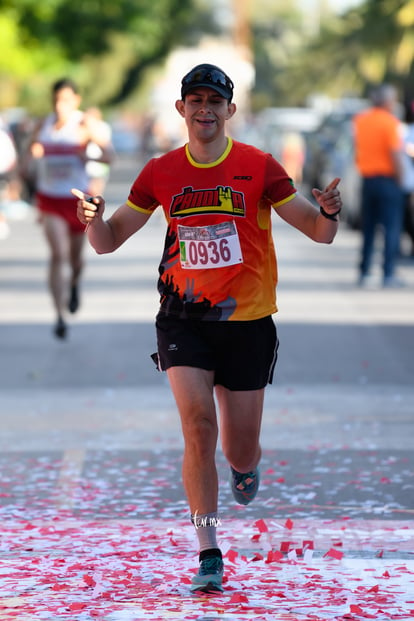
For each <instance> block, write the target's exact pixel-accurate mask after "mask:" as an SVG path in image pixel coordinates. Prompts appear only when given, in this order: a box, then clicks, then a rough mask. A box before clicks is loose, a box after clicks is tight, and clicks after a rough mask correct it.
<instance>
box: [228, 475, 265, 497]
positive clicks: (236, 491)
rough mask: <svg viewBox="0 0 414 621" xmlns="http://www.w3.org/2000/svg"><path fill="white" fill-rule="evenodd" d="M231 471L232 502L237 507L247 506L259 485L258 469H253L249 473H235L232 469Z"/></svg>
mask: <svg viewBox="0 0 414 621" xmlns="http://www.w3.org/2000/svg"><path fill="white" fill-rule="evenodd" d="M230 470H231V481H230V482H231V491H232V492H233V496H234V500H235V501H236V502H238V503H239V505H248V504H249V503H250V502H252V500H253V499H254V497H255V496H256V494H257V490H258V489H259V483H260V473H259V469H258V468H255V469H254V470H252V471H251V472H237V470H234V468H232V467H230Z"/></svg>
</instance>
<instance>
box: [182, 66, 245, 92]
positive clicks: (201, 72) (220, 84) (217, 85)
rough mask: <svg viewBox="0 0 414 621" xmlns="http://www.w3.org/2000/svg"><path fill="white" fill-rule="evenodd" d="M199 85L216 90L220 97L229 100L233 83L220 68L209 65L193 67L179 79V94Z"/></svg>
mask: <svg viewBox="0 0 414 621" xmlns="http://www.w3.org/2000/svg"><path fill="white" fill-rule="evenodd" d="M199 86H207V87H210V88H212V89H214V90H215V91H217V92H218V93H219V94H220V95H221V96H222V97H224V98H225V99H228V100H229V101H231V99H232V97H233V88H234V84H233V82H232V81H231V80H230V78H229V76H228V75H226V74H225V73H224V71H221V69H218V68H214V67H211V66H205V67H195V68H194V69H192V70H191V71H190V72H189V73H187V75H185V76H184V77H183V79H182V81H181V96H182V97H183V98H184V96H185V95H186V94H187V93H188V92H189V91H190V90H192V89H194V88H197V87H199Z"/></svg>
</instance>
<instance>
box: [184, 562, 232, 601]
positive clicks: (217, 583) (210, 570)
mask: <svg viewBox="0 0 414 621" xmlns="http://www.w3.org/2000/svg"><path fill="white" fill-rule="evenodd" d="M223 568H224V566H223V559H221V558H220V557H219V556H207V557H206V558H205V559H203V560H202V561H201V562H200V567H199V570H198V573H197V574H196V575H195V576H193V578H192V580H191V582H192V584H191V587H190V589H191V592H192V593H196V592H201V593H217V592H220V593H221V592H222V591H223V587H222V582H223Z"/></svg>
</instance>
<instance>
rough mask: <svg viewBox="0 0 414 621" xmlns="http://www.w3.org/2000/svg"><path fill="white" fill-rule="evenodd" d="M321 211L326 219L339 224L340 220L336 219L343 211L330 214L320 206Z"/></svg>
mask: <svg viewBox="0 0 414 621" xmlns="http://www.w3.org/2000/svg"><path fill="white" fill-rule="evenodd" d="M319 210H320V212H321V214H322V215H323V217H324V218H327V219H328V220H333V221H334V222H338V218H336V216H337V215H338V213H339V212H340V211H341V209H338V211H335V212H334V213H328V212H327V211H325V209H324V208H323V207H321V206H320V205H319Z"/></svg>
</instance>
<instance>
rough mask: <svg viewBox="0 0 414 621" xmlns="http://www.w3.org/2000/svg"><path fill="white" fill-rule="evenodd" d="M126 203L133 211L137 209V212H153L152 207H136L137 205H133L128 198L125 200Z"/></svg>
mask: <svg viewBox="0 0 414 621" xmlns="http://www.w3.org/2000/svg"><path fill="white" fill-rule="evenodd" d="M126 204H127V205H128V207H131V209H133V210H134V211H139V213H152V212H153V210H152V209H143V208H142V207H138V205H134V203H131V201H130V200H127V201H126Z"/></svg>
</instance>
